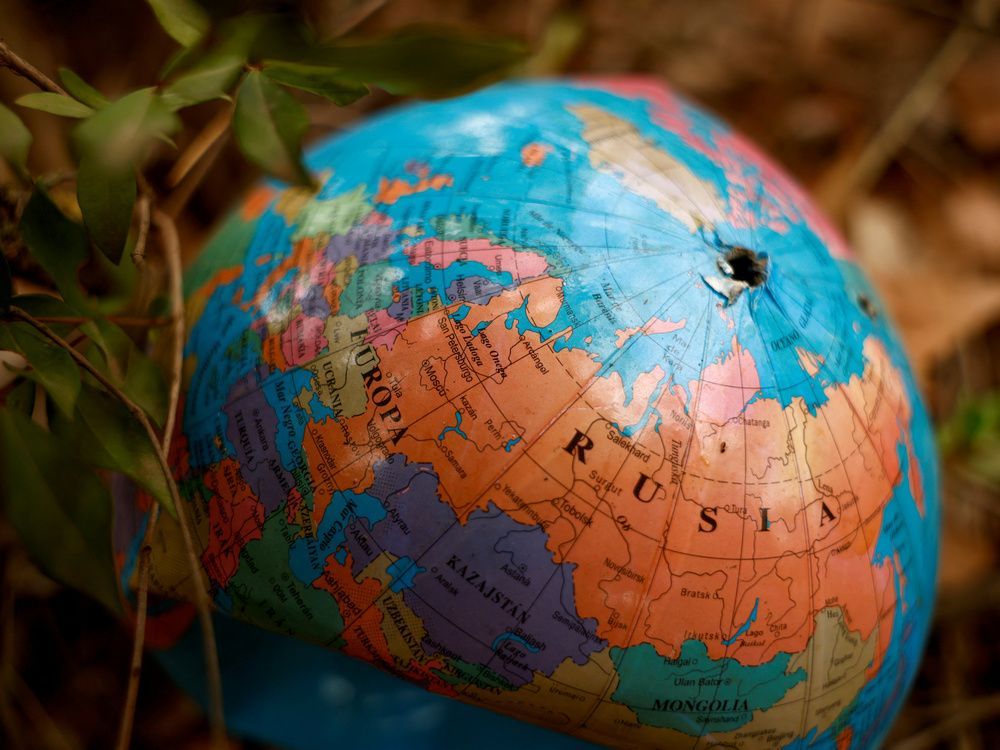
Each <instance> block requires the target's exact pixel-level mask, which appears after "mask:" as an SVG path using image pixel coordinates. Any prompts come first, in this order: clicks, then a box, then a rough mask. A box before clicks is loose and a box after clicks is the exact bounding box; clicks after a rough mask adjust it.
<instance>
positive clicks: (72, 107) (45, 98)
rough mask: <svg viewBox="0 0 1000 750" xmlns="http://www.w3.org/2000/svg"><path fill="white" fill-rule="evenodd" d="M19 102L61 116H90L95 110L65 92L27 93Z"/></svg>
mask: <svg viewBox="0 0 1000 750" xmlns="http://www.w3.org/2000/svg"><path fill="white" fill-rule="evenodd" d="M16 101H17V103H18V104H20V105H21V106H22V107H28V109H40V110H41V111H42V112H48V113H49V114H51V115H59V116H61V117H90V116H91V115H92V114H94V110H93V109H92V108H91V107H88V106H87V105H86V104H83V103H82V102H78V101H77V100H76V99H73V98H72V97H69V96H66V95H65V94H55V93H52V92H51V91H39V92H36V93H34V94H25V95H24V96H21V97H18V98H17V100H16Z"/></svg>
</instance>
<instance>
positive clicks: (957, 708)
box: [891, 695, 1000, 750]
mask: <svg viewBox="0 0 1000 750" xmlns="http://www.w3.org/2000/svg"><path fill="white" fill-rule="evenodd" d="M948 705H949V708H950V710H949V711H948V718H946V719H944V720H943V721H940V722H937V723H935V724H931V725H930V726H929V727H926V728H925V729H922V730H920V731H919V732H917V733H916V734H913V735H911V736H909V737H907V738H906V739H904V740H902V741H901V742H897V743H896V744H895V745H893V746H892V748H891V750H930V749H931V748H933V747H937V745H938V744H939V743H940V742H941V741H942V740H945V739H947V738H948V737H951V736H953V735H954V734H955V733H956V732H958V731H959V730H961V729H962V728H963V727H965V726H968V725H969V724H975V723H982V722H984V721H986V720H988V719H992V718H994V717H996V716H998V715H1000V695H988V696H985V697H983V698H967V699H966V700H964V701H962V702H961V703H950V704H948Z"/></svg>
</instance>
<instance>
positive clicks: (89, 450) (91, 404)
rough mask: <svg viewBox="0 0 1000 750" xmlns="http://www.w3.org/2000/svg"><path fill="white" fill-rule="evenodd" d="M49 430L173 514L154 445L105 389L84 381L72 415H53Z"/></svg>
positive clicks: (85, 456)
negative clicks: (122, 475) (119, 475)
mask: <svg viewBox="0 0 1000 750" xmlns="http://www.w3.org/2000/svg"><path fill="white" fill-rule="evenodd" d="M52 431H53V432H54V433H56V434H58V435H60V436H62V437H64V438H65V439H66V441H67V442H69V443H71V444H73V445H76V446H79V451H80V455H81V457H82V458H83V459H84V460H85V461H86V462H88V463H91V464H93V465H95V466H100V467H101V468H104V469H110V470H112V471H117V472H120V473H122V474H124V475H125V476H127V477H129V478H131V479H133V480H134V481H135V482H136V483H137V484H139V485H141V486H142V487H144V488H145V489H147V490H148V491H149V493H150V494H151V495H152V496H153V497H154V498H156V500H157V501H158V502H160V503H161V504H162V505H163V506H164V508H166V510H167V512H168V513H170V515H176V509H175V508H174V504H173V499H172V498H171V496H170V489H169V488H168V486H167V481H166V479H165V478H164V476H163V471H162V469H161V468H160V463H159V460H158V459H157V455H156V451H157V448H156V447H155V446H154V445H153V444H152V442H150V439H149V435H147V434H146V431H145V430H144V429H143V427H142V425H141V424H139V422H138V420H137V419H136V418H135V416H134V415H133V414H132V413H131V412H129V410H128V409H126V408H125V406H123V405H122V403H121V402H120V401H119V400H118V399H116V398H115V397H114V396H112V395H111V394H109V393H108V392H107V391H104V390H102V389H100V388H97V387H95V386H91V385H86V384H85V385H84V387H83V390H82V391H81V393H80V398H79V400H78V401H77V408H76V418H75V419H72V420H63V419H61V418H55V419H53V423H52Z"/></svg>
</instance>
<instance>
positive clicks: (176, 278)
mask: <svg viewBox="0 0 1000 750" xmlns="http://www.w3.org/2000/svg"><path fill="white" fill-rule="evenodd" d="M152 220H153V224H154V226H155V227H156V229H157V230H158V231H159V233H160V238H161V240H162V243H163V254H164V257H165V258H166V260H167V279H168V283H169V289H168V292H169V295H170V313H171V317H172V318H173V336H172V337H171V338H172V343H173V350H172V357H171V362H170V382H169V383H168V393H169V404H170V408H169V409H168V410H167V421H166V425H165V426H164V429H165V432H164V437H163V442H164V446H165V447H164V453H166V452H167V450H168V449H169V446H170V440H171V438H172V437H173V434H174V430H175V425H176V420H177V403H178V401H179V400H180V388H181V369H182V367H183V365H184V288H183V281H182V277H181V271H182V269H181V246H180V240H179V239H178V236H177V227H176V226H175V225H174V220H173V219H172V218H171V217H170V216H169V215H168V214H167V213H166V212H164V211H161V210H159V209H154V210H153V214H152ZM177 519H178V521H180V527H181V534H182V536H183V537H184V546H185V548H186V550H187V555H188V563H189V564H190V566H191V574H192V575H193V576H194V579H195V581H196V598H197V599H198V600H199V601H196V602H195V604H196V605H197V606H198V620H199V622H200V624H201V636H202V645H203V647H204V649H205V677H206V679H207V682H208V696H209V720H210V723H211V727H212V740H213V743H214V745H215V746H216V747H219V748H222V747H225V745H226V724H225V714H224V712H223V703H222V673H221V671H220V669H219V647H218V642H217V641H216V639H215V629H214V627H213V626H212V612H211V601H210V600H209V598H208V591H207V590H206V589H205V585H204V581H203V580H202V577H201V574H200V572H199V570H200V568H199V565H198V559H197V557H196V556H195V552H194V541H193V539H192V536H191V527H190V524H189V522H188V518H187V508H186V507H185V506H183V505H182V504H180V503H178V504H177Z"/></svg>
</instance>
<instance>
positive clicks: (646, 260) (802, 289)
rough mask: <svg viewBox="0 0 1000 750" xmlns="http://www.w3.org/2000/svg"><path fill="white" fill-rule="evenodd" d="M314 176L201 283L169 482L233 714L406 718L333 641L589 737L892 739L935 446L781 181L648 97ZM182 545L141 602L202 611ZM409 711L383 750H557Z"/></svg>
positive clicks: (524, 117)
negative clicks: (371, 690)
mask: <svg viewBox="0 0 1000 750" xmlns="http://www.w3.org/2000/svg"><path fill="white" fill-rule="evenodd" d="M307 161H308V166H309V168H310V170H311V171H312V173H313V174H314V175H315V176H316V179H317V181H318V182H319V184H320V185H321V187H320V189H319V190H318V192H310V191H308V190H305V189H302V188H295V187H288V186H285V185H281V184H277V183H265V184H262V185H260V186H259V187H257V188H256V189H255V190H254V191H253V192H252V193H251V194H250V195H249V197H248V198H247V199H246V200H245V202H244V203H243V205H242V207H241V208H240V209H239V211H238V212H237V213H236V214H234V215H233V216H232V217H231V218H230V219H229V220H228V221H227V222H226V223H225V225H224V226H223V227H222V228H221V231H219V233H218V234H217V236H216V237H215V239H214V240H213V241H212V242H211V243H210V244H209V245H208V247H207V248H206V249H205V250H204V252H203V253H201V255H200V256H199V257H198V259H197V261H196V262H195V263H194V265H193V266H192V267H191V268H190V270H189V272H188V274H187V277H186V290H187V311H188V323H189V329H190V335H189V339H188V341H187V343H186V349H185V356H186V359H185V383H184V386H185V387H184V395H183V400H182V409H183V417H182V419H181V426H180V430H179V433H178V436H177V438H176V440H175V441H174V451H173V456H172V461H173V465H174V466H175V467H176V472H177V478H178V480H179V482H180V486H181V489H182V493H183V495H184V499H185V502H186V505H185V509H184V510H185V513H186V515H187V517H188V518H189V519H190V522H191V525H192V528H193V529H194V530H195V536H196V545H197V547H198V553H199V564H200V565H201V566H202V570H201V571H200V572H201V574H202V575H203V577H204V583H205V585H206V586H207V588H208V590H209V592H210V594H211V596H212V599H213V601H214V604H215V605H216V608H217V609H218V611H219V613H220V616H221V619H220V622H223V623H225V624H222V625H220V628H221V629H222V633H223V634H224V637H223V638H222V639H221V640H222V650H223V656H224V660H225V659H226V658H231V659H235V660H236V661H238V662H239V664H240V665H241V666H240V667H239V669H238V670H237V671H235V672H234V674H238V675H239V676H238V677H235V678H233V679H232V680H231V681H230V682H227V699H228V708H229V710H230V712H231V715H236V716H237V717H238V718H237V719H236V724H237V726H242V727H244V728H246V729H248V731H253V730H254V729H255V727H256V728H257V729H260V728H261V727H263V726H264V724H265V723H267V727H268V728H267V729H266V731H265V734H267V735H268V736H270V737H272V739H275V740H279V741H282V742H284V743H286V744H288V745H293V746H301V747H308V746H311V745H313V744H315V746H320V745H321V742H320V740H319V739H317V738H319V737H323V736H326V735H324V734H323V733H324V731H327V730H326V729H324V727H327V728H328V729H329V727H333V728H334V729H335V730H336V731H333V730H331V731H333V733H332V734H331V735H330V737H333V738H335V737H336V732H337V731H348V730H346V729H345V727H347V726H348V724H347V723H345V722H351V721H354V722H355V723H354V724H350V726H351V727H353V729H351V730H350V731H352V732H366V733H371V736H372V737H375V736H376V735H377V734H378V732H379V731H382V730H381V729H378V728H377V726H383V725H379V724H378V721H377V720H378V718H379V717H382V718H385V717H390V718H391V717H392V716H396V715H397V714H398V713H399V711H401V710H403V709H402V708H400V707H401V706H403V705H404V704H403V703H401V702H400V701H404V700H405V701H418V702H419V701H420V700H423V699H419V698H415V697H413V696H414V695H415V694H416V693H414V692H407V691H409V690H410V688H408V687H407V686H406V685H404V684H403V683H401V682H399V681H398V680H394V679H390V678H382V677H378V678H377V679H378V680H383V679H384V680H386V682H378V685H379V687H378V691H381V692H378V691H376V692H377V696H376V697H375V698H372V699H371V700H367V699H366V698H365V695H364V688H363V687H362V688H359V687H358V686H359V685H361V683H364V682H365V681H367V680H368V679H369V678H370V679H372V680H376V678H375V677H372V676H371V675H374V674H375V673H374V672H373V671H372V670H370V669H367V670H366V669H364V668H362V667H361V665H358V667H354V666H350V667H347V666H343V667H341V666H338V665H343V664H344V662H343V660H342V659H341V657H340V656H336V657H335V659H337V660H339V661H333V662H331V661H328V660H327V657H326V656H325V654H326V653H328V652H338V653H339V654H341V655H344V654H346V655H347V656H350V657H354V658H355V659H358V660H361V661H362V662H367V663H368V664H370V665H374V666H375V667H378V668H379V669H381V670H382V671H383V672H386V673H389V674H391V675H395V676H396V677H401V678H403V679H404V680H406V681H408V682H409V683H411V684H415V685H417V686H419V687H421V688H425V689H426V690H428V691H430V692H431V693H434V694H437V695H438V696H446V697H447V698H451V699H457V700H458V701H461V702H464V703H467V704H470V705H472V706H474V707H478V708H485V709H489V710H490V711H491V712H495V713H499V714H503V715H506V716H507V717H513V718H515V719H519V720H522V721H523V722H527V723H530V724H535V725H540V726H542V727H545V728H548V729H553V730H557V731H559V732H561V733H563V734H564V735H569V736H571V737H573V738H577V740H579V741H581V742H594V743H601V744H606V745H611V746H623V747H658V748H686V749H690V748H710V747H711V748H714V747H726V748H805V747H821V748H834V747H836V748H838V750H845V749H846V748H868V747H873V746H876V745H877V744H878V743H879V742H881V740H882V739H883V738H884V735H885V733H886V732H887V730H888V728H889V727H890V726H891V722H892V718H893V716H894V714H895V713H896V711H897V709H898V708H899V706H900V704H901V702H902V700H903V699H904V697H905V695H906V692H907V689H908V687H909V685H910V683H911V682H912V679H913V676H914V673H915V670H916V668H917V666H918V663H919V659H920V655H921V651H922V648H923V645H924V642H925V639H926V634H927V630H928V623H929V617H930V612H931V607H932V602H933V595H934V584H935V575H936V560H937V529H938V520H939V506H938V495H937V467H936V459H935V451H934V444H933V439H932V434H931V431H930V428H929V426H928V420H927V417H926V414H925V411H924V408H923V407H922V405H921V401H920V397H919V395H918V392H917V389H916V387H915V383H914V379H913V376H912V374H911V372H910V370H909V368H908V366H907V362H906V359H905V356H904V354H903V352H902V350H901V347H900V344H899V341H898V339H897V338H896V336H895V334H894V333H893V331H892V328H891V326H890V324H889V322H888V321H887V319H886V314H885V311H884V310H883V308H882V306H881V304H880V303H879V301H878V298H877V295H876V294H875V292H874V291H873V290H872V288H871V287H870V286H869V284H868V282H867V281H866V280H865V278H864V276H863V275H862V273H861V272H860V271H859V269H858V266H857V265H856V264H855V262H854V261H853V260H852V255H851V253H850V251H849V250H848V248H847V247H846V246H845V244H844V242H843V241H842V240H841V238H840V237H839V236H838V235H837V233H836V232H835V231H834V229H833V228H832V227H831V225H830V224H829V223H828V222H827V220H826V219H824V217H823V216H822V214H821V213H820V212H819V211H818V210H817V209H816V208H815V207H814V206H813V204H812V203H811V202H810V201H809V200H808V199H807V198H806V197H805V195H804V194H803V192H802V191H801V190H800V189H799V188H798V187H797V186H796V185H795V183H794V182H793V181H792V180H791V179H790V178H789V177H787V176H786V175H785V174H784V173H783V172H781V171H780V170H779V169H778V168H776V167H775V166H774V165H773V164H772V163H771V162H770V161H768V160H767V158H765V157H764V156H762V155H761V154H760V153H759V152H758V151H757V150H756V149H755V148H754V147H753V146H752V145H750V144H749V143H748V142H747V141H746V140H744V139H743V138H742V137H740V136H739V135H737V134H735V133H733V132H732V131H730V130H729V129H727V128H726V127H725V126H724V125H722V124H721V123H720V122H718V121H717V120H716V119H714V118H713V117H712V116H710V115H708V114H706V113H705V112H703V111H701V110H699V109H697V108H696V107H694V106H692V105H691V104H688V103H687V102H685V101H684V100H683V99H682V98H680V97H678V96H677V95H675V94H674V93H672V92H671V91H670V90H669V89H668V88H666V87H664V86H663V85H662V84H660V83H657V82H655V81H652V80H646V79H639V78H607V79H603V78H595V79H588V78H581V79H567V80H554V81H541V82H539V81H536V82H513V83H506V84H502V85H497V86H494V87H491V88H487V89H485V90H482V91H479V92H476V93H473V94H470V95H467V96H464V97H462V98H457V99H452V100H447V101H440V102H433V103H419V104H412V105H408V106H404V107H401V108H398V109H394V110H391V111H389V112H387V113H385V114H382V115H380V116H377V117H374V118H372V119H370V120H368V121H366V122H364V123H362V124H360V125H358V126H357V127H355V128H354V129H352V130H350V131H348V132H344V133H342V134H339V135H336V136H334V137H332V138H330V139H328V140H325V141H323V142H321V143H320V144H319V145H318V146H316V147H315V148H314V149H312V150H311V152H310V153H309V155H308V159H307ZM135 531H136V532H137V533H141V525H140V526H139V527H137V528H136V529H135ZM178 538H179V531H178V527H177V524H176V523H175V522H173V521H172V519H170V518H168V517H163V518H162V519H161V522H160V524H159V526H158V527H157V532H156V537H155V539H154V543H153V556H152V562H151V565H152V568H151V571H152V573H151V580H152V586H153V587H154V589H155V590H156V591H158V592H160V593H162V594H165V595H168V596H171V597H175V598H178V599H183V598H185V597H190V581H189V578H190V570H189V567H188V566H187V564H186V562H185V558H184V554H183V549H184V547H183V545H182V544H181V543H180V542H179V541H178ZM133 549H134V547H133ZM133 559H134V555H133ZM129 570H130V568H129V566H126V571H125V573H126V575H127V574H128V572H129ZM236 621H239V622H241V623H249V624H251V625H254V626H259V628H262V629H264V630H266V631H271V633H273V634H277V635H271V634H267V633H264V630H261V631H257V630H254V631H253V632H254V633H260V635H259V636H258V635H247V634H246V631H245V630H236V631H233V630H232V629H233V628H235V627H237V626H236V625H235V622H236ZM241 627H242V626H241ZM241 633H242V634H241ZM284 636H292V637H294V638H295V639H296V640H294V641H292V640H288V639H287V638H286V637H284ZM182 640H183V639H182ZM306 644H314V645H306ZM315 646H319V647H322V649H326V651H324V650H322V649H321V648H316V647H315ZM302 649H306V650H305V651H303V650H302ZM227 654H228V656H227ZM188 656H190V655H188ZM185 658H188V657H186V656H184V655H183V654H182V655H181V656H177V657H176V658H175V659H174V661H173V662H171V663H172V664H173V666H172V667H171V668H172V669H176V670H177V671H178V673H179V672H182V671H183V670H182V668H181V666H180V665H181V662H183V661H184V659H185ZM168 662H169V659H168ZM255 666H256V667H257V669H256V671H255V670H254V667H255ZM223 667H224V669H225V668H226V664H225V661H224V664H223ZM234 669H235V668H234ZM357 669H362V672H361V674H362V676H361V677H358V678H357V680H359V681H360V682H357V681H352V680H354V678H353V677H351V675H354V674H356V670H357ZM321 675H325V677H322V679H320V676H321ZM338 680H339V682H338ZM331 685H332V686H333V687H331ZM344 685H347V687H344ZM397 688H398V690H400V691H402V692H400V693H398V695H399V696H403V697H402V698H399V699H398V700H397V699H396V698H393V697H392V696H395V695H397V693H396V692H394V691H395V690H397ZM359 690H360V692H359ZM414 690H416V689H414ZM419 695H424V693H422V692H420V693H419ZM324 696H325V697H324ZM331 696H333V697H331ZM379 696H381V697H379ZM386 696H389V697H386ZM369 697H370V696H369ZM327 699H329V700H327ZM324 700H327V703H326V704H324V703H323V701H324ZM427 700H428V701H429V702H426V703H419V705H420V706H422V707H423V708H421V711H423V713H422V714H420V713H419V712H418V714H419V716H417V719H413V717H412V716H411V717H410V718H411V719H413V721H409V723H405V722H404V723H399V724H392V721H390V722H389V723H390V725H391V726H392V727H393V728H392V729H391V732H390V734H389V735H387V737H391V738H392V739H393V741H394V742H395V746H397V747H398V746H414V747H415V746H419V743H418V742H417V740H416V739H415V738H416V737H417V736H418V735H420V732H425V734H424V735H420V736H421V737H424V739H427V738H428V737H431V738H433V737H434V736H437V737H438V739H439V740H440V742H439V744H436V746H438V747H440V746H443V745H444V744H447V743H446V742H445V741H444V740H441V739H440V738H441V737H443V736H444V735H441V734H438V735H434V733H433V731H439V730H440V727H441V725H442V720H441V717H442V716H452V717H457V718H455V721H457V722H460V726H461V727H463V729H462V730H461V731H458V732H456V731H455V726H457V725H452V726H451V729H450V730H449V731H450V732H451V734H449V735H448V737H449V738H450V739H448V742H452V743H454V746H467V745H468V743H469V742H470V738H472V737H480V738H481V739H479V740H477V743H478V744H481V745H482V746H484V747H488V746H491V745H490V743H491V742H501V741H503V742H502V744H504V745H507V744H509V741H507V740H509V739H510V738H522V739H521V740H520V741H523V742H529V743H532V742H535V741H537V742H538V743H539V744H540V743H541V742H542V741H543V740H542V739H539V738H543V739H544V741H545V742H547V743H549V744H550V745H553V746H560V745H559V744H558V743H559V742H562V740H559V737H558V736H557V735H554V734H549V733H545V732H542V730H531V729H521V727H522V726H523V725H522V724H521V723H519V722H518V723H515V722H511V721H509V720H507V719H503V718H497V719H493V718H491V717H492V716H493V714H487V713H486V712H483V711H475V710H472V712H471V713H461V712H460V713H449V711H452V707H456V706H458V704H456V703H453V702H450V701H444V700H439V699H437V698H434V697H432V696H428V697H427ZM329 701H333V704H336V707H339V708H337V710H333V708H330V706H331V705H333V704H330V703H329ZM338 701H339V703H338ZM344 701H346V703H345V702H344ZM307 704H308V705H309V706H312V708H311V709H310V712H309V713H308V716H306V715H305V714H304V713H303V712H304V711H305V710H306V709H305V706H306V705H307ZM324 705H326V706H327V708H326V709H324V708H323V706H324ZM406 705H411V704H406ZM412 705H417V703H412ZM344 706H347V707H348V708H347V709H344ZM351 706H353V708H350V707H351ZM442 706H447V707H448V708H442ZM428 707H429V708H428ZM341 709H343V710H341ZM425 709H426V710H425ZM454 710H455V711H459V708H455V709H454ZM275 711H277V712H278V713H277V714H276V715H278V716H282V717H285V718H283V719H281V720H280V721H278V720H276V719H275V718H274V715H271V714H269V712H272V714H273V712H275ZM345 711H346V713H345ZM394 711H395V712H396V713H395V714H394V713H393V712H394ZM282 712H284V713H282ZM296 712H298V713H296ZM414 715H415V716H416V715H417V714H414ZM296 716H297V717H298V718H294V717H296ZM421 716H422V717H423V719H420V717H421ZM362 717H363V718H364V720H365V722H366V724H365V726H368V727H369V729H359V728H358V727H359V725H358V723H357V720H358V719H360V718H362ZM435 717H437V718H435ZM418 719H419V720H418ZM268 722H270V723H268ZM421 722H423V723H421ZM383 724H384V722H383ZM371 727H375V728H371ZM434 727H438V729H434ZM384 728H385V726H383V729H384ZM431 730H433V731H431ZM262 731H263V730H262ZM386 731H389V730H386ZM440 731H444V730H440ZM426 732H431V734H426ZM532 732H535V733H534V734H533V733H532ZM538 732H541V734H539V733H538ZM408 733H409V734H408ZM310 738H311V739H310ZM523 738H529V739H523ZM530 738H535V739H534V740H532V739H530ZM577 740H570V739H569V738H567V739H566V740H565V742H568V743H570V744H568V745H566V746H572V744H573V743H576V742H577ZM326 741H327V740H324V742H326ZM331 741H332V740H331ZM387 741H389V740H387ZM428 741H430V740H428ZM325 746H329V745H325ZM428 746H435V744H434V743H431V744H430V745H428Z"/></svg>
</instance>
